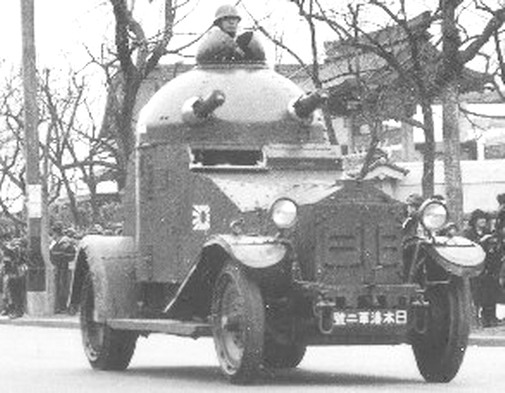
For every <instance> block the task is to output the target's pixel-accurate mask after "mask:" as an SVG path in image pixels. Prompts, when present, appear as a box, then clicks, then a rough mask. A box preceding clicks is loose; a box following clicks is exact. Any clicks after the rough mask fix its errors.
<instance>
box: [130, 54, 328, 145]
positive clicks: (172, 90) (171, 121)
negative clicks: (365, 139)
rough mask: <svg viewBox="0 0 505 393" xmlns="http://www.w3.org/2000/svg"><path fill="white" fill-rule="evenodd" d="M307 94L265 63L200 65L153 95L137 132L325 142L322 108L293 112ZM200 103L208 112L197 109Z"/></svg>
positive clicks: (161, 135)
mask: <svg viewBox="0 0 505 393" xmlns="http://www.w3.org/2000/svg"><path fill="white" fill-rule="evenodd" d="M303 95H304V93H303V91H302V90H301V89H300V88H299V87H298V86H297V85H295V84H294V83H293V82H291V81H290V80H289V79H287V78H285V77H283V76H281V75H280V74H278V73H276V72H274V71H273V70H271V69H269V68H268V67H267V66H266V65H264V64H244V63H235V64H233V63H232V64H212V65H210V64H209V65H198V66H197V67H195V68H194V69H193V70H191V71H189V72H187V73H185V74H183V75H181V76H179V77H178V78H176V79H174V80H172V81H170V82H169V83H167V84H166V85H165V86H164V87H163V88H161V89H160V90H159V91H158V92H157V93H156V94H155V95H154V96H153V98H152V99H151V100H150V102H149V103H148V104H147V105H146V106H145V107H144V109H143V110H142V112H141V116H140V119H139V128H138V132H139V133H141V134H144V133H147V134H151V135H156V136H157V137H159V138H169V139H173V138H176V135H174V134H177V137H180V138H181V139H182V140H186V141H191V140H198V139H200V140H205V141H208V140H212V141H215V142H238V143H242V142H243V143H251V142H253V143H254V142H255V143H262V144H263V143H268V142H274V143H301V142H322V141H324V138H325V137H324V135H325V134H324V128H323V126H322V121H321V115H320V113H319V111H318V110H316V111H313V110H310V111H309V114H308V115H307V111H305V112H304V113H303V115H302V116H300V115H299V114H298V115H297V112H296V111H295V110H293V108H294V107H296V105H295V103H296V101H297V100H298V99H299V98H300V97H302V96H303ZM205 100H207V101H205ZM202 103H204V104H205V105H204V109H206V110H208V111H209V113H207V112H204V113H200V112H198V110H197V109H198V108H197V107H199V106H200V107H201V106H202ZM316 104H317V103H316ZM312 109H314V108H312ZM181 133H182V134H183V135H182V134H181ZM169 135H171V136H169Z"/></svg>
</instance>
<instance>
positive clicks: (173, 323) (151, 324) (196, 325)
mask: <svg viewBox="0 0 505 393" xmlns="http://www.w3.org/2000/svg"><path fill="white" fill-rule="evenodd" d="M107 325H108V326H110V327H111V328H113V329H117V330H135V331H138V332H147V333H165V334H173V335H176V336H184V337H192V338H198V337H210V336H212V329H211V326H210V324H208V323H203V322H185V321H178V320H176V319H108V320H107Z"/></svg>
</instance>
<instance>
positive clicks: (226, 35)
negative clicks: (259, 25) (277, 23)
mask: <svg viewBox="0 0 505 393" xmlns="http://www.w3.org/2000/svg"><path fill="white" fill-rule="evenodd" d="M241 19H242V18H241V17H240V15H239V13H238V11H237V9H236V8H235V7H234V6H232V5H223V6H221V7H219V8H218V9H217V10H216V14H215V17H214V22H213V25H212V27H211V28H210V30H209V32H208V33H207V35H206V37H205V38H204V41H203V42H202V44H201V45H200V47H199V48H198V52H197V55H196V60H197V62H198V63H223V62H233V61H264V60H265V51H264V49H263V46H262V44H261V43H260V41H259V40H258V38H257V37H256V36H255V34H254V33H253V32H251V31H248V32H245V33H242V34H240V35H238V34H237V33H238V25H239V23H240V21H241Z"/></svg>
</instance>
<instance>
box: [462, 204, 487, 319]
mask: <svg viewBox="0 0 505 393" xmlns="http://www.w3.org/2000/svg"><path fill="white" fill-rule="evenodd" d="M463 236H464V237H466V238H467V239H470V240H471V241H473V242H475V243H477V244H479V245H480V246H482V248H483V249H484V251H486V248H487V246H488V240H489V239H490V237H491V231H490V230H489V216H488V214H487V213H486V212H484V211H482V210H481V209H476V210H474V211H473V212H472V213H471V214H470V220H469V221H468V228H466V229H465V231H464V232H463ZM486 260H487V251H486ZM483 275H484V272H483V273H481V274H480V275H479V276H477V277H474V278H472V279H470V288H471V291H472V298H473V303H474V306H475V313H476V315H477V320H478V321H482V324H483V325H484V324H485V323H484V322H485V321H484V315H482V314H483V309H482V296H483V292H485V290H484V288H483V285H484V283H483V281H484V280H483ZM486 324H487V323H486Z"/></svg>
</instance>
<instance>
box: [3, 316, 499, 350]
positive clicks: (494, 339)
mask: <svg viewBox="0 0 505 393" xmlns="http://www.w3.org/2000/svg"><path fill="white" fill-rule="evenodd" d="M0 325H13V326H37V327H48V328H63V329H79V316H78V315H74V316H70V315H64V314H57V315H52V316H47V317H33V316H28V315H25V316H23V317H21V318H17V319H9V318H8V317H3V316H0ZM469 345H478V346H486V347H504V346H505V324H503V325H501V326H497V327H493V328H485V329H483V328H474V329H473V330H472V332H471V333H470V341H469Z"/></svg>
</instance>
